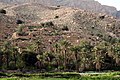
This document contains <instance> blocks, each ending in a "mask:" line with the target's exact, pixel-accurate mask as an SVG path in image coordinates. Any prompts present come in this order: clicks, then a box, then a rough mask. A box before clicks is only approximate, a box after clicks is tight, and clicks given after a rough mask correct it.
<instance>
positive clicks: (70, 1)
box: [1, 0, 117, 16]
mask: <svg viewBox="0 0 120 80" xmlns="http://www.w3.org/2000/svg"><path fill="white" fill-rule="evenodd" d="M1 2H5V3H11V4H16V3H40V4H43V5H47V6H53V5H55V6H56V5H62V6H67V7H74V8H80V9H84V10H87V11H91V12H101V13H107V14H109V15H113V16H116V14H117V10H116V8H115V7H111V6H105V5H101V4H100V3H99V2H97V1H95V0H1Z"/></svg>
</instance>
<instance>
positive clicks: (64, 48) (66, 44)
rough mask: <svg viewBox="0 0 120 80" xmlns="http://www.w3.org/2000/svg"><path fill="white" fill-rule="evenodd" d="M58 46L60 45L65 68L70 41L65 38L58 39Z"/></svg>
mask: <svg viewBox="0 0 120 80" xmlns="http://www.w3.org/2000/svg"><path fill="white" fill-rule="evenodd" d="M60 46H61V54H62V55H63V66H64V70H65V69H66V64H67V58H68V55H69V50H70V46H71V43H70V42H69V41H67V40H62V41H60Z"/></svg>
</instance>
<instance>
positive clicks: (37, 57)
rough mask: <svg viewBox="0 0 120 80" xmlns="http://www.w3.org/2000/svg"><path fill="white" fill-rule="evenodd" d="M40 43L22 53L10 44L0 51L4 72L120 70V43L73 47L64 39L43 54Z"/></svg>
mask: <svg viewBox="0 0 120 80" xmlns="http://www.w3.org/2000/svg"><path fill="white" fill-rule="evenodd" d="M43 46H44V44H42V41H41V40H40V39H38V40H36V41H34V42H33V43H32V45H31V46H29V47H27V49H26V50H24V51H22V52H20V51H19V48H18V47H17V46H13V45H12V44H11V42H10V41H6V42H4V45H3V46H1V47H0V68H1V69H40V70H45V71H54V70H56V71H86V70H104V69H108V70H110V69H119V67H120V43H119V41H117V42H115V43H112V44H111V43H108V42H106V41H102V42H100V43H98V44H95V45H92V44H91V43H90V42H88V41H85V40H81V41H80V43H79V44H78V45H73V44H72V43H70V42H69V41H67V40H65V39H63V40H60V41H59V42H56V43H55V44H53V45H52V50H51V51H44V50H43Z"/></svg>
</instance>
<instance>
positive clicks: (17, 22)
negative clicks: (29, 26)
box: [16, 20, 24, 24]
mask: <svg viewBox="0 0 120 80" xmlns="http://www.w3.org/2000/svg"><path fill="white" fill-rule="evenodd" d="M23 23H24V22H23V21H22V20H17V21H16V24H23Z"/></svg>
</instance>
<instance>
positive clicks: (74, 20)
mask: <svg viewBox="0 0 120 80" xmlns="http://www.w3.org/2000/svg"><path fill="white" fill-rule="evenodd" d="M10 9H11V10H10ZM7 10H10V11H13V12H14V14H17V15H15V16H13V17H16V18H17V19H22V20H24V21H25V24H23V25H22V26H25V27H24V28H23V31H25V33H26V34H29V35H26V36H18V37H17V38H15V37H12V38H10V39H13V40H17V41H16V42H17V43H20V44H21V43H23V42H24V43H28V44H29V43H30V42H31V41H34V40H36V39H37V38H38V37H42V39H43V42H44V44H46V46H49V45H48V44H49V41H52V42H56V41H59V40H61V39H67V40H70V41H71V42H72V43H73V44H75V43H76V42H79V40H80V39H85V40H88V41H91V42H93V43H97V42H100V41H103V40H105V41H109V42H112V40H115V39H118V38H119V37H120V23H119V21H117V20H116V19H114V18H113V17H111V16H108V15H105V14H101V13H100V14H97V13H90V12H87V11H84V10H81V9H75V8H68V7H56V6H52V7H47V6H43V5H41V4H36V3H27V4H22V5H18V6H13V7H11V8H7ZM11 17H12V16H11ZM43 24H44V25H43ZM14 27H15V26H14ZM66 28H68V29H67V30H66ZM26 29H27V30H26ZM12 34H13V36H15V34H16V33H15V31H14V33H12ZM31 35H32V36H31ZM19 39H20V40H19ZM22 40H24V41H22ZM54 40H55V41H54Z"/></svg>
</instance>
